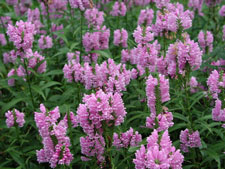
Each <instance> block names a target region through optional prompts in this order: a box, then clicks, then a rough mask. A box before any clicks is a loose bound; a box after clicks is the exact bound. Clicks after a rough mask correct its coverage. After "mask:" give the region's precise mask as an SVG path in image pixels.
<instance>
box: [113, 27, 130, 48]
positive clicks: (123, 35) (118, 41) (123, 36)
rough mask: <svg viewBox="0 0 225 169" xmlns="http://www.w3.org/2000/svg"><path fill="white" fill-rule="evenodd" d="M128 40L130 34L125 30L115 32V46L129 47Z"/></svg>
mask: <svg viewBox="0 0 225 169" xmlns="http://www.w3.org/2000/svg"><path fill="white" fill-rule="evenodd" d="M127 39H128V33H127V31H126V30H125V29H123V28H122V29H121V30H120V29H117V30H115V31H114V41H113V43H114V45H115V46H119V45H122V47H124V48H126V47H127Z"/></svg>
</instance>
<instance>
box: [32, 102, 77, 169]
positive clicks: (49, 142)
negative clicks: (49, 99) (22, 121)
mask: <svg viewBox="0 0 225 169" xmlns="http://www.w3.org/2000/svg"><path fill="white" fill-rule="evenodd" d="M59 118H60V112H59V107H56V108H55V109H53V110H51V111H47V110H46V108H45V106H44V105H43V104H41V105H40V112H35V113H34V119H35V122H36V126H37V128H38V130H39V134H40V136H41V137H42V144H43V148H42V149H40V150H37V151H36V154H37V160H38V162H39V163H44V162H49V163H50V166H51V168H55V167H56V166H57V165H58V164H60V165H63V164H66V165H69V164H70V163H71V161H72V160H73V155H72V154H71V152H70V149H69V147H70V138H69V137H68V136H66V133H67V128H68V124H67V123H68V122H67V118H64V119H62V120H61V121H60V122H58V119H59Z"/></svg>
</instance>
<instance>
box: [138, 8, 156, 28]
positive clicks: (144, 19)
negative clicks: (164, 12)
mask: <svg viewBox="0 0 225 169" xmlns="http://www.w3.org/2000/svg"><path fill="white" fill-rule="evenodd" d="M153 18H154V11H153V10H152V9H142V10H141V13H140V15H139V17H138V25H142V24H144V25H147V26H149V25H151V24H152V20H153Z"/></svg>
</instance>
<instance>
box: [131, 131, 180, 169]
mask: <svg viewBox="0 0 225 169" xmlns="http://www.w3.org/2000/svg"><path fill="white" fill-rule="evenodd" d="M135 157H136V158H135V159H133V162H134V164H135V168H136V169H143V168H150V169H152V168H165V169H169V168H172V169H181V168H182V163H183V161H184V157H183V155H182V154H181V153H180V150H176V149H175V147H174V146H172V142H171V141H170V137H169V134H168V130H166V131H164V133H163V134H162V136H161V137H160V136H159V134H158V132H157V130H154V131H153V132H152V134H151V136H149V137H148V138H147V148H145V146H144V145H141V148H140V150H137V151H136V153H135Z"/></svg>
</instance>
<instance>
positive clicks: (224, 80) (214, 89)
mask: <svg viewBox="0 0 225 169" xmlns="http://www.w3.org/2000/svg"><path fill="white" fill-rule="evenodd" d="M207 85H208V87H209V91H210V93H211V94H212V96H213V98H214V99H217V98H218V95H219V94H220V93H221V89H224V88H225V74H224V73H223V74H222V76H221V75H220V74H219V73H218V71H217V70H213V71H212V72H211V74H210V75H209V78H208V80H207Z"/></svg>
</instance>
